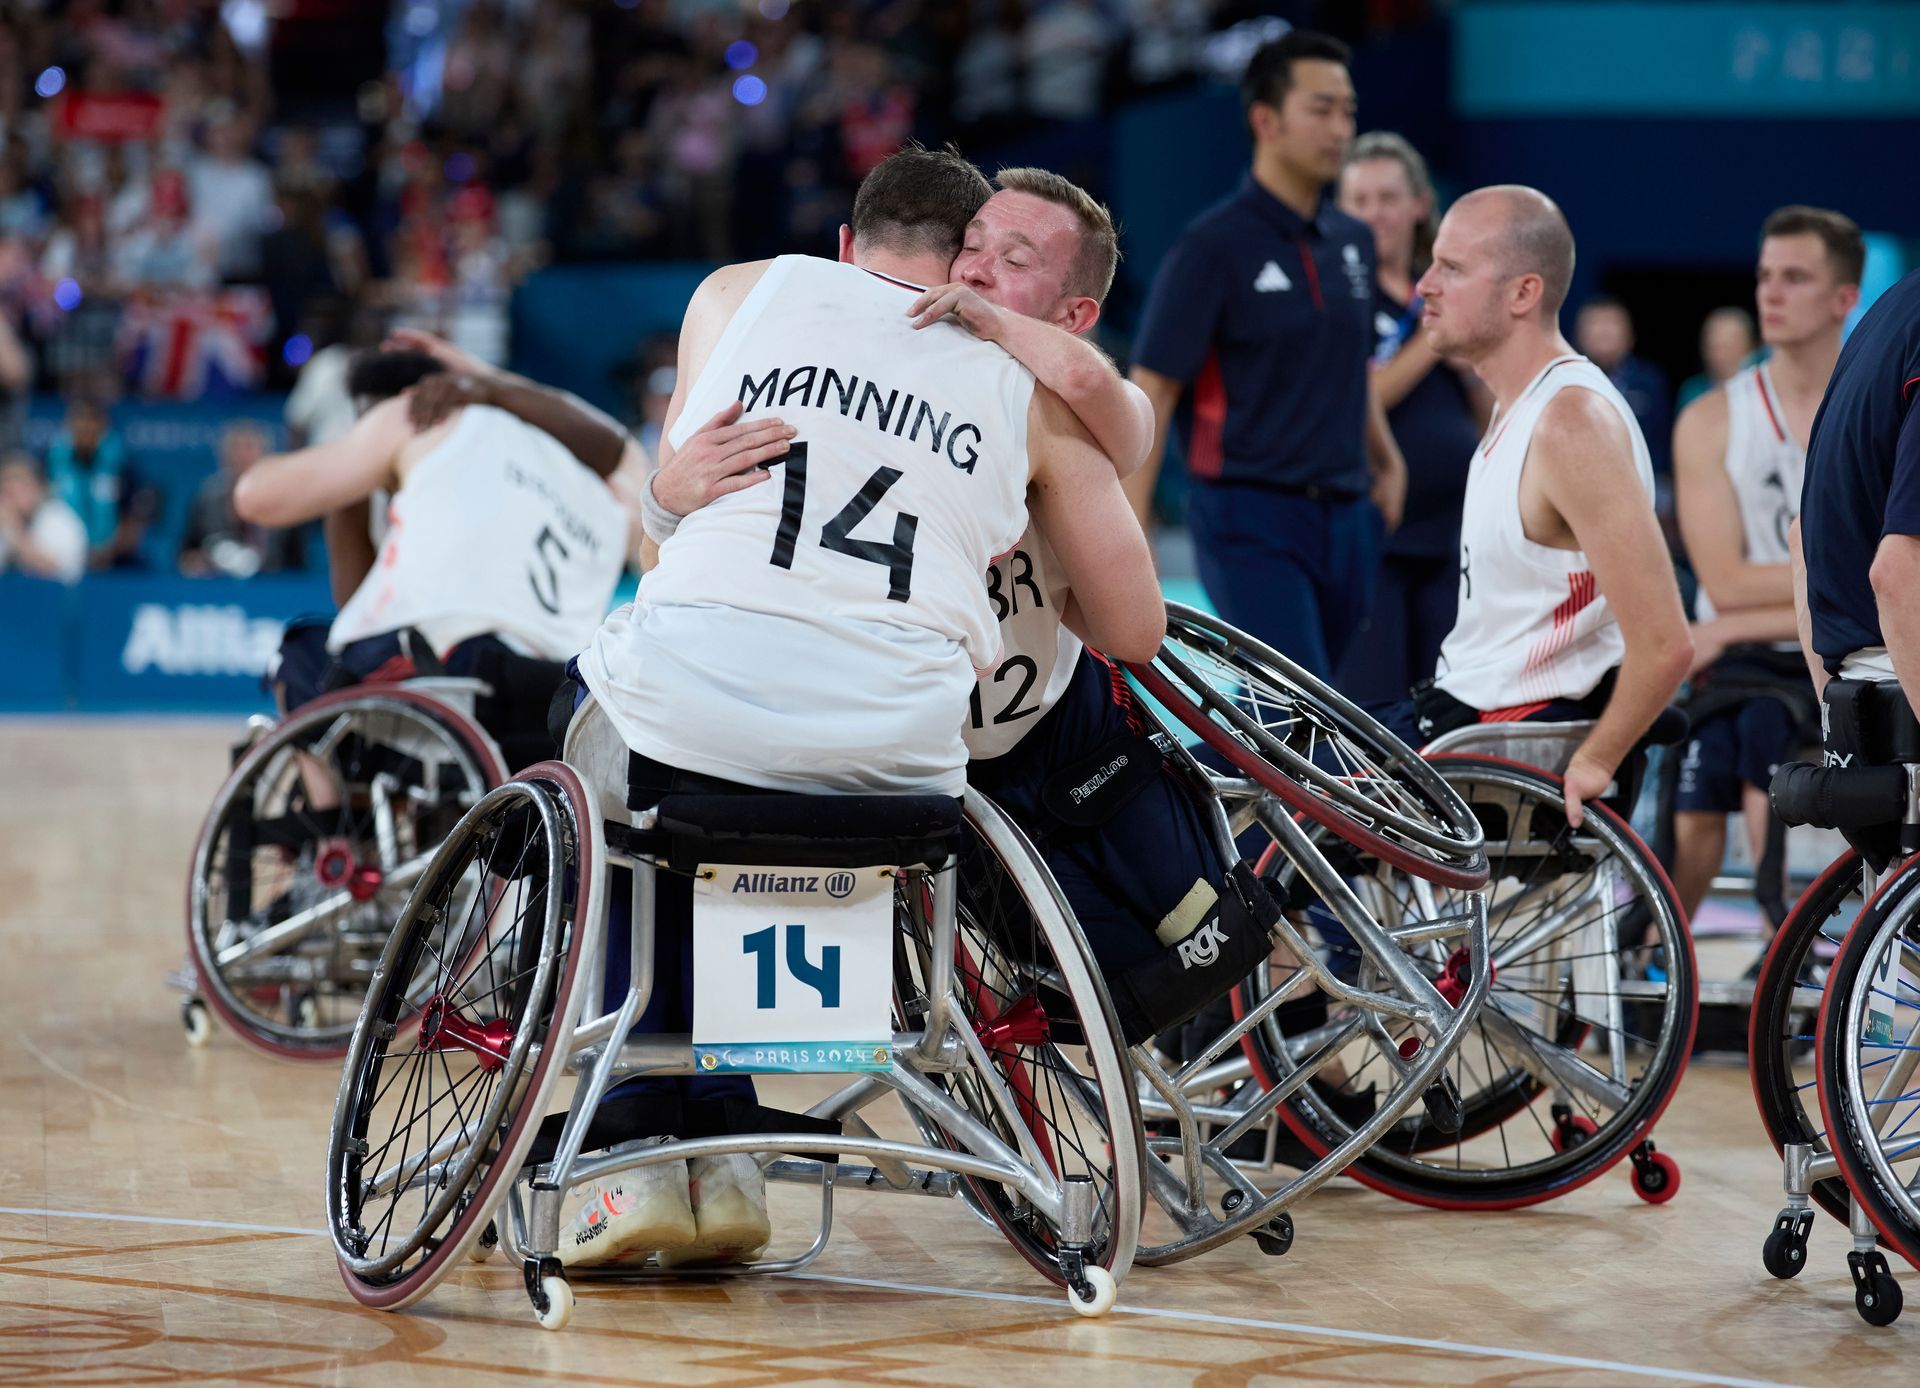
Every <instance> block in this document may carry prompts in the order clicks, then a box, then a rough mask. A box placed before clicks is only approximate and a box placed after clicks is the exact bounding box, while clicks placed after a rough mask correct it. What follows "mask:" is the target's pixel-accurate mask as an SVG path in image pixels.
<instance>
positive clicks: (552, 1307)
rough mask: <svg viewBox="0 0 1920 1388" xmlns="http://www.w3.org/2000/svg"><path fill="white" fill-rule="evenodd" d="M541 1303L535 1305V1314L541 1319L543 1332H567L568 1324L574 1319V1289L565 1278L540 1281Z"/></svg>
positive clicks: (549, 1278) (546, 1278)
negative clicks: (542, 1303)
mask: <svg viewBox="0 0 1920 1388" xmlns="http://www.w3.org/2000/svg"><path fill="white" fill-rule="evenodd" d="M540 1299H541V1301H544V1302H545V1303H546V1304H545V1305H544V1306H543V1305H541V1304H540V1301H536V1302H535V1303H534V1305H533V1309H534V1314H535V1315H537V1316H539V1318H540V1328H541V1329H542V1330H565V1329H566V1328H567V1322H568V1321H570V1320H572V1319H573V1287H572V1285H571V1284H569V1283H568V1281H567V1279H566V1278H564V1277H543V1278H541V1279H540Z"/></svg>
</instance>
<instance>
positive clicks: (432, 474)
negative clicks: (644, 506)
mask: <svg viewBox="0 0 1920 1388" xmlns="http://www.w3.org/2000/svg"><path fill="white" fill-rule="evenodd" d="M444 370H445V368H444V367H443V366H442V364H441V363H440V362H439V361H438V360H436V359H435V358H434V357H432V356H430V355H428V354H426V353H424V352H417V351H398V352H370V353H367V354H365V355H363V356H362V357H360V358H359V359H358V360H357V361H356V362H355V363H354V365H353V367H352V369H351V371H350V372H349V375H348V388H349V390H350V391H351V393H352V395H353V397H354V400H355V404H356V406H357V407H358V409H359V411H360V418H359V420H358V421H357V422H356V423H355V425H354V427H353V428H352V429H350V430H348V431H347V433H345V434H343V435H341V436H340V437H338V438H335V439H332V440H330V441H328V442H326V443H320V444H315V445H313V446H312V447H309V448H302V449H299V450H296V451H295V452H292V453H286V454H282V455H279V456H277V457H272V458H263V459H261V460H260V461H259V462H257V463H255V464H254V465H253V466H252V467H250V468H248V469H247V471H246V472H245V473H244V474H243V475H242V476H241V477H240V479H239V481H238V482H237V483H236V484H235V486H234V497H233V505H234V510H235V512H236V513H237V514H238V515H239V516H240V517H241V519H243V520H245V521H248V522H250V523H252V524H255V525H268V526H289V525H299V524H302V523H303V522H306V521H309V520H313V519H315V518H318V517H323V516H337V515H340V514H343V513H348V512H350V511H351V510H352V508H354V507H356V506H357V505H359V504H360V503H364V502H365V501H366V500H367V498H368V497H370V496H372V495H373V494H374V493H375V492H376V491H383V490H384V491H386V492H388V493H390V494H391V496H392V498H393V499H392V502H391V507H390V511H389V524H388V530H387V535H386V539H385V541H384V542H383V544H382V545H381V548H380V553H379V555H378V558H377V560H376V561H375V562H373V563H372V564H371V566H370V567H369V568H367V569H366V572H365V574H364V577H363V578H361V579H360V581H359V582H358V583H357V584H355V585H354V587H353V591H352V595H351V596H350V597H348V598H347V599H346V600H345V602H344V604H343V606H342V607H341V610H340V613H339V615H338V616H337V617H335V618H334V620H333V621H332V623H331V624H330V625H328V626H320V625H319V624H314V623H296V624H295V625H294V626H293V627H291V628H289V630H288V633H287V637H286V640H285V641H284V642H283V644H282V647H281V659H280V664H279V670H278V684H279V687H280V690H281V694H282V697H283V699H284V701H285V706H286V707H287V708H289V709H292V708H297V707H299V706H300V705H301V704H303V703H306V702H307V701H309V700H311V699H313V698H315V697H317V696H318V695H319V694H321V693H322V692H324V691H325V690H326V689H328V688H330V687H336V686H339V685H342V684H349V683H353V682H356V681H358V680H362V679H366V678H368V677H370V676H372V675H374V674H375V673H376V672H379V671H382V670H383V669H386V670H388V671H390V672H392V673H396V674H401V673H405V672H406V671H407V670H409V669H411V668H412V667H413V666H415V665H418V664H425V663H426V657H427V655H428V654H429V652H430V654H431V656H432V657H433V659H434V660H435V661H437V662H439V663H440V664H441V665H443V666H444V667H445V668H446V669H447V670H448V671H449V672H450V673H471V672H472V671H473V670H474V669H475V668H476V662H479V661H480V660H482V659H483V656H484V653H487V652H493V653H496V654H497V653H498V652H501V651H506V652H511V653H513V654H517V655H520V656H528V657H533V658H535V659H539V660H547V661H560V660H564V659H566V658H567V657H568V656H570V655H571V654H573V652H574V651H576V650H578V649H579V648H580V647H581V646H582V645H583V644H585V642H586V639H587V638H588V637H589V636H590V635H592V633H593V630H594V628H595V627H596V626H598V625H599V622H600V619H601V618H602V617H603V616H604V615H605V614H606V610H607V606H608V603H609V602H610V600H611V599H612V596H613V588H614V585H615V583H617V582H618V581H619V577H620V572H621V568H622V567H623V564H624V562H625V555H626V550H627V530H628V520H627V516H626V513H625V512H624V511H623V510H621V508H620V506H619V505H618V503H617V502H616V501H615V500H614V498H613V495H612V493H611V492H609V491H608V490H607V487H606V485H605V483H604V482H602V481H601V480H600V478H601V477H602V476H605V475H606V474H607V473H610V472H611V471H612V470H613V468H614V467H615V466H616V465H617V464H618V462H619V459H620V455H621V452H622V450H623V448H624V446H625V439H624V437H623V436H622V434H621V433H620V431H619V430H618V428H617V427H615V426H614V425H612V424H611V423H610V422H608V421H606V420H605V418H604V417H603V416H600V415H598V414H597V412H595V411H592V410H590V409H588V408H587V407H585V406H582V405H579V404H578V403H577V402H573V401H571V400H570V398H569V397H566V396H563V395H561V394H560V393H558V392H548V391H544V390H542V389H541V388H539V387H535V386H532V385H530V384H529V383H518V384H513V383H509V384H507V385H503V386H502V387H501V389H502V390H503V392H506V394H505V395H504V396H503V397H502V398H503V400H504V401H505V402H506V403H515V402H514V401H513V399H512V392H514V391H518V392H520V394H521V395H523V396H525V397H527V398H524V399H521V400H520V401H518V404H517V407H518V408H520V409H522V410H524V411H525V412H526V413H527V414H528V415H529V416H530V417H533V418H539V419H541V420H542V422H543V423H545V424H546V425H548V426H549V427H548V428H545V429H543V428H538V427H535V425H533V424H531V423H528V422H527V420H526V419H523V418H521V417H520V416H519V415H517V414H513V413H509V412H508V411H507V410H506V409H502V408H498V407H496V406H492V405H484V404H467V405H459V406H456V407H454V408H452V409H451V410H449V411H447V412H446V413H445V414H444V415H443V416H442V417H441V418H440V419H438V420H437V422H435V423H433V424H431V425H428V426H426V427H421V426H420V425H419V424H418V423H416V421H415V418H414V416H413V412H412V409H411V406H412V404H413V402H412V401H411V400H410V399H409V398H407V396H408V395H409V393H410V392H411V391H412V390H413V389H414V388H415V387H416V386H418V385H420V383H421V382H423V381H427V380H429V379H431V378H434V377H437V376H440V375H442V374H443V373H444ZM562 438H564V439H565V440H566V443H565V445H563V443H562V442H561V439H562ZM589 464H590V466H589ZM361 533H362V534H364V527H362V530H361ZM415 640H421V641H424V643H425V645H426V647H427V648H428V649H427V651H420V650H417V649H413V648H412V645H411V643H413V642H414V641H415ZM535 722H536V725H537V722H538V720H537V719H536V720H535Z"/></svg>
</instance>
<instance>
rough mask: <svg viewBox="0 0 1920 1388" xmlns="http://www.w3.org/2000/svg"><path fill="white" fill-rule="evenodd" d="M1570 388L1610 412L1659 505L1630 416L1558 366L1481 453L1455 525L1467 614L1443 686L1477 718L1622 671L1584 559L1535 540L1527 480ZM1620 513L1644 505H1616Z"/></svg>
mask: <svg viewBox="0 0 1920 1388" xmlns="http://www.w3.org/2000/svg"><path fill="white" fill-rule="evenodd" d="M1571 387H1579V388H1580V389H1583V390H1590V391H1592V392H1593V393H1594V394H1596V395H1598V396H1600V397H1601V398H1602V399H1604V400H1605V401H1606V402H1607V403H1608V404H1610V405H1612V406H1613V408H1614V410H1615V412H1616V413H1618V414H1619V416H1620V419H1621V422H1623V423H1624V424H1625V425H1626V426H1627V433H1628V436H1629V437H1630V438H1632V440H1633V466H1634V471H1635V472H1636V473H1638V474H1639V478H1640V485H1641V486H1642V487H1643V488H1645V499H1644V503H1643V504H1645V505H1647V506H1649V507H1650V506H1652V504H1653V463H1652V460H1651V459H1650V458H1649V457H1648V454H1647V444H1646V440H1645V439H1644V438H1642V437H1641V435H1640V426H1639V424H1638V423H1636V422H1635V420H1634V417H1633V410H1632V409H1631V408H1630V407H1629V406H1628V405H1627V402H1626V401H1625V400H1624V399H1622V398H1621V396H1620V392H1619V391H1617V390H1615V389H1614V388H1613V383H1612V382H1611V381H1609V380H1608V379H1607V377H1606V374H1605V373H1604V372H1602V371H1601V370H1600V368H1599V367H1597V366H1595V365H1594V364H1593V363H1592V362H1590V361H1588V360H1587V359H1586V358H1585V357H1581V356H1574V355H1568V356H1564V357H1556V358H1554V359H1553V360H1552V361H1551V362H1549V363H1547V365H1546V366H1545V367H1543V368H1542V369H1541V371H1540V374H1539V375H1538V376H1535V377H1534V378H1533V381H1532V383H1531V384H1530V385H1528V387H1527V388H1526V390H1524V391H1522V392H1521V394H1520V398H1519V399H1518V400H1516V401H1514V404H1513V408H1512V409H1511V410H1508V411H1507V412H1506V413H1505V415H1504V416H1501V417H1497V418H1495V419H1494V421H1493V423H1492V424H1491V425H1490V426H1489V429H1488V433H1487V437H1486V438H1485V439H1484V440H1482V441H1481V444H1480V447H1479V448H1478V449H1476V450H1475V451H1474V455H1473V462H1472V464H1471V466H1470V468H1469V470H1468V473H1467V492H1466V501H1465V505H1464V509H1463V512H1462V518H1461V524H1460V615H1459V617H1458V618H1457V619H1456V620H1455V622H1454V626H1453V630H1452V631H1450V632H1448V633H1447V639H1446V640H1445V641H1444V642H1442V643H1441V646H1440V666H1439V673H1438V675H1437V677H1436V681H1435V682H1436V683H1437V684H1438V685H1439V686H1440V688H1441V689H1442V690H1444V691H1445V692H1447V693H1448V694H1451V695H1452V696H1453V697H1454V698H1456V699H1458V700H1460V701H1461V702H1462V703H1464V704H1467V705H1469V706H1470V707H1472V708H1477V709H1479V710H1481V711H1482V712H1491V711H1493V710H1497V709H1509V708H1515V707H1518V706H1520V705H1523V704H1531V703H1542V702H1545V701H1547V700H1550V699H1579V698H1584V697H1585V696H1586V695H1588V694H1591V693H1592V692H1593V689H1594V686H1595V685H1597V684H1599V683H1600V680H1601V677H1602V676H1604V675H1605V674H1606V673H1607V671H1609V670H1611V669H1612V668H1613V667H1614V666H1616V665H1618V664H1619V663H1620V657H1621V656H1622V654H1624V652H1625V649H1626V645H1625V642H1624V641H1623V640H1622V639H1621V636H1620V627H1619V625H1618V623H1616V622H1615V621H1614V618H1613V612H1612V610H1611V609H1610V608H1609V607H1608V606H1607V600H1606V598H1604V597H1603V596H1601V594H1600V589H1599V585H1598V584H1596V583H1595V582H1594V577H1593V571H1592V569H1591V568H1589V567H1588V565H1587V556H1586V555H1585V554H1584V553H1582V552H1581V551H1579V550H1571V549H1554V548H1552V547H1551V546H1549V545H1542V544H1537V543H1535V542H1534V541H1532V540H1529V539H1528V538H1527V536H1526V531H1525V529H1524V528H1523V527H1522V525H1521V520H1520V473H1521V470H1522V469H1523V468H1524V467H1525V466H1526V461H1527V449H1528V446H1529V445H1530V444H1531V443H1532V441H1533V429H1534V425H1535V424H1536V423H1537V422H1538V421H1539V418H1540V412H1541V411H1542V410H1543V409H1545V408H1546V407H1547V403H1548V402H1549V401H1550V400H1552V399H1553V397H1554V396H1556V395H1558V394H1559V393H1560V392H1561V391H1563V390H1567V389H1569V388H1571ZM1621 502H1622V504H1624V505H1630V504H1642V500H1641V498H1637V497H1635V498H1627V497H1623V498H1621Z"/></svg>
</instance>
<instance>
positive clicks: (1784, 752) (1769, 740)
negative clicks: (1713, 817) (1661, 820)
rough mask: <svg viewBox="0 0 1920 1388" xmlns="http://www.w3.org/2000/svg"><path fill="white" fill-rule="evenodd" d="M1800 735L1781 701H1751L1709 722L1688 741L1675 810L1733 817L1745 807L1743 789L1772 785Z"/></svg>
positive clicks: (1760, 788) (1694, 731) (1674, 804)
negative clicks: (1775, 774)
mask: <svg viewBox="0 0 1920 1388" xmlns="http://www.w3.org/2000/svg"><path fill="white" fill-rule="evenodd" d="M1795 736H1796V734H1795V731H1794V718H1793V714H1792V713H1791V712H1790V711H1789V710H1788V708H1787V706H1786V705H1785V704H1783V703H1781V702H1780V701H1779V700H1778V699H1769V698H1765V697H1761V698H1755V699H1749V700H1747V702H1746V703H1744V704H1742V705H1741V706H1740V707H1739V708H1737V709H1735V710H1733V711H1732V712H1729V713H1724V714H1722V715H1720V716H1719V717H1717V718H1710V719H1708V720H1707V721H1706V722H1705V723H1702V724H1700V725H1699V726H1698V727H1696V728H1695V729H1694V730H1693V734H1692V736H1690V737H1689V738H1688V739H1687V745H1686V751H1685V753H1684V755H1682V757H1681V758H1680V782H1679V786H1678V788H1677V789H1676V790H1675V792H1674V800H1673V808H1674V809H1675V810H1678V811H1697V812H1700V813H1705V814H1732V813H1733V812H1734V811H1736V810H1738V809H1739V808H1740V800H1741V787H1742V786H1753V787H1755V788H1757V789H1759V790H1763V791H1764V790H1765V789H1766V788H1767V787H1768V785H1770V784H1771V783H1772V781H1773V773H1774V771H1775V770H1776V769H1778V767H1779V765H1780V763H1781V762H1783V761H1785V760H1786V759H1787V757H1788V756H1789V755H1790V754H1791V753H1792V751H1793V748H1794V741H1795Z"/></svg>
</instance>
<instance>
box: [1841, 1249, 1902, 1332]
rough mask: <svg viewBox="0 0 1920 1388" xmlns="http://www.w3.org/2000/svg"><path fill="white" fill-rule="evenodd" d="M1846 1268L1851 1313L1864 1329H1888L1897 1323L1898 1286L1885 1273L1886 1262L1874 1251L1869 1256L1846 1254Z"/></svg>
mask: <svg viewBox="0 0 1920 1388" xmlns="http://www.w3.org/2000/svg"><path fill="white" fill-rule="evenodd" d="M1847 1267H1848V1269H1849V1270H1850V1271H1851V1272H1852V1273H1853V1309H1854V1310H1856V1311H1858V1312H1859V1313H1860V1319H1861V1320H1863V1321H1865V1322H1866V1323H1867V1324H1868V1325H1892V1324H1893V1323H1894V1322H1895V1321H1897V1320H1899V1319H1900V1309H1901V1305H1902V1298H1901V1295H1900V1284H1899V1283H1898V1282H1896V1281H1894V1280H1893V1274H1892V1273H1891V1272H1888V1271H1887V1260H1886V1259H1885V1258H1884V1257H1882V1256H1881V1254H1880V1252H1879V1250H1878V1249H1876V1250H1874V1251H1873V1252H1872V1253H1849V1254H1848V1255H1847Z"/></svg>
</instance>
